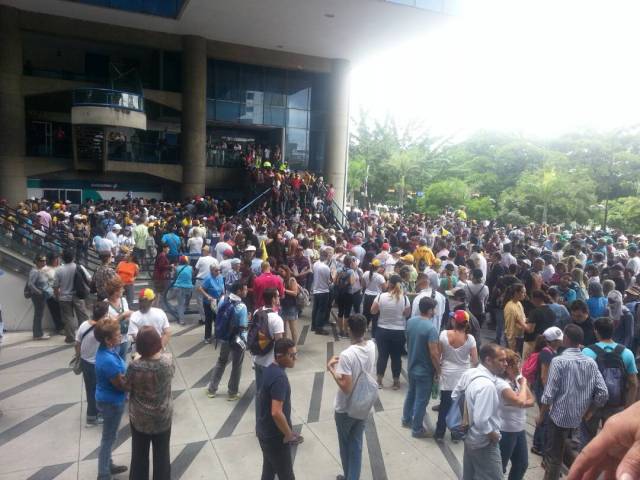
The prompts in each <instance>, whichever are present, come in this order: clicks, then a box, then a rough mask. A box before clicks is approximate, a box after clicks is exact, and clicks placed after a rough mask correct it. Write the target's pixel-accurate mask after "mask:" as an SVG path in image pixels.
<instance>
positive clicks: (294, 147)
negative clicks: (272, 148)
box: [286, 128, 309, 167]
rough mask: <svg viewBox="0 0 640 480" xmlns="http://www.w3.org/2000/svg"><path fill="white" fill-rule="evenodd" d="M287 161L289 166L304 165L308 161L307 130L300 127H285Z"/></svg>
mask: <svg viewBox="0 0 640 480" xmlns="http://www.w3.org/2000/svg"><path fill="white" fill-rule="evenodd" d="M286 148H287V150H286V153H287V157H286V158H287V162H289V165H291V166H297V167H306V166H307V164H308V162H309V150H308V132H307V130H302V129H300V128H287V146H286Z"/></svg>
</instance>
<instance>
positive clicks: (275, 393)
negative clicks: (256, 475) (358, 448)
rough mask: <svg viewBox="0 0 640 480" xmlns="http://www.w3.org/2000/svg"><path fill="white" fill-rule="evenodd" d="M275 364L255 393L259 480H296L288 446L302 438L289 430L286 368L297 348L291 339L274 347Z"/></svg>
mask: <svg viewBox="0 0 640 480" xmlns="http://www.w3.org/2000/svg"><path fill="white" fill-rule="evenodd" d="M274 354H275V362H274V363H272V364H271V365H269V366H268V367H266V368H265V369H264V370H263V374H262V386H261V388H260V391H259V392H258V397H257V404H258V420H257V422H256V434H257V436H258V440H259V441H260V448H261V449H262V477H261V479H262V480H274V478H275V476H276V474H277V475H278V478H279V479H280V480H295V475H294V474H293V462H292V459H291V445H296V444H298V443H301V442H302V440H303V438H302V436H300V435H298V434H296V433H295V432H294V431H293V430H292V426H291V386H290V385H289V379H288V378H287V373H286V371H285V369H286V368H293V366H294V365H295V363H296V355H297V352H296V346H295V344H294V343H293V341H292V340H291V339H288V338H280V339H278V340H276V343H275V346H274Z"/></svg>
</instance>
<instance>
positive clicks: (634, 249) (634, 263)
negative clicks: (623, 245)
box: [626, 243, 640, 277]
mask: <svg viewBox="0 0 640 480" xmlns="http://www.w3.org/2000/svg"><path fill="white" fill-rule="evenodd" d="M627 253H628V254H629V260H628V261H627V266H626V268H627V270H632V271H633V276H634V277H635V276H636V275H638V273H640V258H638V246H637V245H636V244H635V243H630V244H629V246H628V247H627Z"/></svg>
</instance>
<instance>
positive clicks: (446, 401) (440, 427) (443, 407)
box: [436, 390, 453, 438]
mask: <svg viewBox="0 0 640 480" xmlns="http://www.w3.org/2000/svg"><path fill="white" fill-rule="evenodd" d="M452 403H453V402H452V400H451V390H440V409H439V410H438V423H437V424H436V438H444V434H445V432H446V431H447V414H448V413H449V410H450V409H451V404H452Z"/></svg>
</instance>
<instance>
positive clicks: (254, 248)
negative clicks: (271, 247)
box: [244, 245, 256, 252]
mask: <svg viewBox="0 0 640 480" xmlns="http://www.w3.org/2000/svg"><path fill="white" fill-rule="evenodd" d="M244 251H245V252H255V251H256V247H255V245H249V246H248V247H247V248H245V249H244Z"/></svg>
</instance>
